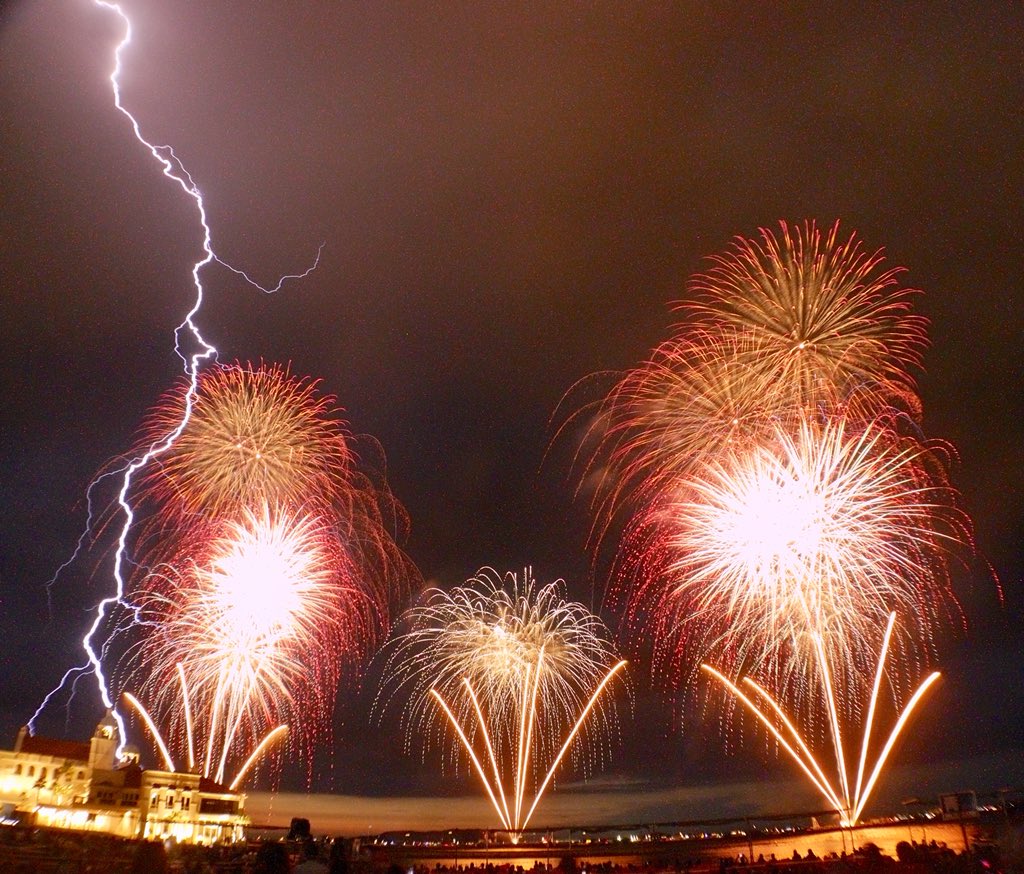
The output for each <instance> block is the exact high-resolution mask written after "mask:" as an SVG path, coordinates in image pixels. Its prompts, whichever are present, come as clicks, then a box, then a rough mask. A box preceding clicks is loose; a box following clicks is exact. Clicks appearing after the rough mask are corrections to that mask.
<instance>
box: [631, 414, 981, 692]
mask: <svg viewBox="0 0 1024 874" xmlns="http://www.w3.org/2000/svg"><path fill="white" fill-rule="evenodd" d="M932 461H933V458H932V456H931V455H930V454H929V453H928V452H927V450H926V449H924V448H921V447H909V448H908V447H905V446H903V445H901V443H900V442H899V441H897V440H896V438H895V437H894V436H893V435H892V433H891V432H890V431H888V430H887V429H885V428H883V427H881V426H871V427H868V428H866V429H864V430H861V431H859V432H858V431H856V430H854V429H853V428H851V427H850V426H849V425H848V424H847V423H846V422H845V421H844V420H843V419H834V418H833V419H827V420H825V421H824V422H819V421H816V420H815V419H811V418H804V419H802V420H801V421H800V422H799V424H798V426H797V427H796V428H794V429H789V428H786V427H784V426H781V425H779V426H777V427H776V429H775V431H774V433H773V435H772V437H771V439H770V440H764V441H763V442H759V443H756V444H754V445H742V446H740V447H738V448H736V449H726V450H723V451H722V452H720V453H719V454H718V455H717V456H715V457H714V458H712V459H709V460H708V461H707V462H706V463H705V465H704V466H703V467H702V468H701V469H699V470H697V471H694V472H693V473H691V474H690V475H688V476H685V477H681V478H680V479H679V480H677V481H676V483H675V484H674V486H673V487H671V488H666V490H665V491H664V493H663V495H662V497H661V499H660V500H659V501H657V502H656V503H654V504H652V506H651V507H650V509H649V511H648V512H647V513H645V514H644V515H642V516H641V517H640V519H639V520H638V523H637V525H636V527H635V529H634V530H633V532H632V535H631V539H630V542H629V548H628V549H627V551H626V559H625V564H624V577H625V578H628V579H629V580H630V581H631V583H632V580H634V579H639V580H640V584H639V585H633V584H630V585H628V586H627V587H626V592H625V596H626V599H627V601H628V604H629V608H630V613H631V615H632V616H633V621H634V622H635V621H638V620H639V619H640V618H641V617H643V618H644V621H646V617H649V616H651V615H653V616H655V617H656V621H655V623H654V628H655V631H656V634H657V636H658V650H659V652H660V654H661V656H662V657H663V658H664V659H666V660H667V661H668V662H670V663H676V664H692V663H693V662H694V661H699V660H702V659H704V658H706V657H707V655H708V653H713V654H714V657H715V659H716V660H718V662H719V664H724V665H725V667H726V669H727V670H728V671H730V672H739V671H741V670H746V671H750V670H758V669H760V670H766V669H767V670H770V671H773V672H775V673H777V674H780V675H784V674H787V673H788V672H790V671H793V670H799V665H800V664H802V660H801V658H795V659H794V658H793V654H794V653H797V654H799V653H801V652H802V653H804V654H805V655H806V653H807V652H809V649H808V635H809V634H818V635H820V636H821V639H822V640H823V641H824V642H825V645H826V646H827V647H828V649H829V651H830V660H831V662H832V663H833V664H835V665H836V666H837V670H841V671H842V672H843V674H844V677H845V680H846V682H848V683H849V684H850V688H851V689H854V688H856V687H857V678H859V677H863V676H864V664H863V658H864V654H865V653H869V652H873V651H876V650H877V644H878V634H879V631H878V629H879V628H880V627H882V626H884V624H885V618H886V617H887V616H888V614H889V613H890V611H892V610H897V611H898V612H899V613H900V614H901V615H904V616H908V617H913V625H912V632H913V633H912V634H910V635H908V636H905V637H904V640H905V641H906V642H908V643H909V642H910V641H913V640H916V641H922V640H923V641H929V640H930V636H931V633H932V629H933V628H934V627H935V626H936V625H937V624H940V623H941V622H942V621H943V620H946V619H948V617H949V616H950V615H951V614H954V613H955V612H956V606H955V600H954V599H953V596H952V594H951V592H950V589H949V586H948V577H947V572H946V558H947V555H948V553H949V552H950V551H951V550H953V549H954V548H955V547H956V546H957V544H959V543H960V542H962V541H963V540H964V539H965V538H966V537H967V530H966V520H965V519H964V517H963V515H962V514H961V513H959V511H958V510H957V509H956V506H955V500H954V499H955V496H954V495H953V494H952V492H951V490H950V489H949V487H948V486H947V485H946V484H945V481H944V480H942V479H939V478H936V477H934V476H933V475H932V473H931V470H932V465H931V463H932Z"/></svg>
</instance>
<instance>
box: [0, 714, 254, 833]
mask: <svg viewBox="0 0 1024 874" xmlns="http://www.w3.org/2000/svg"><path fill="white" fill-rule="evenodd" d="M117 747H118V731H117V723H116V722H115V721H114V719H113V717H112V716H111V715H110V714H109V713H108V714H107V715H106V716H105V717H104V718H103V719H102V720H101V721H100V723H99V724H98V725H97V726H96V731H95V732H94V733H93V736H92V738H91V739H90V740H89V742H88V743H81V742H77V741H67V740H59V739H55V738H47V737H41V736H38V735H36V736H33V735H30V734H29V733H28V729H27V728H22V729H21V730H20V731H19V732H18V737H17V739H16V741H15V743H14V749H13V750H0V820H2V821H3V822H4V823H8V824H11V823H15V822H23V823H30V824H33V825H38V826H49V827H51V828H68V829H78V830H83V831H97V832H104V833H107V834H112V835H119V836H121V837H126V838H145V839H151V840H175V841H178V842H181V843H195V844H216V843H233V842H235V841H240V840H243V839H244V837H245V826H246V825H247V824H248V818H247V817H246V816H245V813H244V805H245V796H244V795H242V794H240V793H237V792H232V791H231V790H229V789H228V788H227V787H225V786H221V785H220V784H219V783H216V782H214V781H213V780H210V779H208V778H206V777H201V776H200V775H199V774H190V773H185V772H180V771H157V770H144V769H143V768H142V767H141V766H140V765H139V757H138V753H136V752H134V751H132V750H131V748H130V747H129V748H126V750H125V751H124V753H123V754H122V756H121V758H120V760H118V759H117Z"/></svg>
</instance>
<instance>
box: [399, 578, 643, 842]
mask: <svg viewBox="0 0 1024 874" xmlns="http://www.w3.org/2000/svg"><path fill="white" fill-rule="evenodd" d="M406 621H407V623H408V625H409V627H410V630H409V631H407V632H406V633H405V634H403V635H401V636H399V637H397V638H395V639H393V640H392V641H391V643H390V644H389V646H390V647H391V653H390V655H389V657H388V659H387V662H386V665H385V687H384V688H385V689H386V688H388V687H389V686H390V691H391V695H390V698H391V699H394V698H395V697H396V696H397V693H399V692H402V691H403V690H404V689H405V688H406V687H409V688H410V689H411V693H412V694H411V695H410V696H409V698H408V699H407V703H406V704H405V707H404V711H403V719H404V721H405V724H406V729H407V732H408V734H407V737H411V735H412V733H413V730H414V729H420V730H421V731H422V735H423V737H424V742H425V743H429V741H430V738H431V737H432V736H439V735H440V736H443V734H444V732H443V731H441V730H440V729H443V728H444V727H445V726H446V725H450V726H451V728H452V729H453V730H454V732H455V736H456V742H455V743H454V744H453V746H452V748H451V755H452V759H453V760H454V761H455V762H456V763H458V761H459V758H460V755H459V751H460V750H461V751H462V752H463V753H465V754H466V756H468V758H469V761H470V766H471V770H472V771H473V772H474V773H475V774H476V775H477V776H478V777H479V778H480V780H481V782H482V783H483V785H484V788H485V790H486V792H487V795H488V797H489V799H490V801H491V804H492V806H493V807H494V810H495V811H496V813H497V815H498V818H499V820H500V821H501V823H502V825H503V827H504V828H506V829H507V830H509V831H510V832H512V833H513V835H516V834H518V833H520V832H521V831H522V830H523V829H524V828H525V827H526V825H527V823H528V822H529V820H530V817H531V816H532V815H533V811H534V810H535V808H536V806H537V803H538V802H539V800H540V798H541V796H542V795H543V793H544V791H545V790H546V789H547V787H548V784H549V783H550V782H551V779H552V778H553V776H554V773H555V771H556V770H557V769H558V768H559V766H560V764H561V763H562V761H563V760H564V758H565V756H566V755H567V754H569V753H570V752H571V755H572V757H573V758H574V759H579V760H582V761H583V762H585V763H587V762H589V761H591V760H593V759H594V758H596V757H597V756H599V755H601V750H600V749H599V746H598V745H597V744H596V743H592V744H586V743H583V742H582V738H581V735H582V734H584V733H587V734H589V735H590V737H591V739H593V740H596V739H599V738H602V737H603V736H604V735H605V734H606V732H607V731H608V730H609V729H610V728H611V725H612V719H613V717H614V711H613V707H614V705H613V703H612V702H609V701H608V700H607V699H606V698H604V697H603V695H602V693H603V692H604V690H605V688H606V687H607V686H608V684H609V683H610V681H611V680H612V679H613V678H614V677H616V676H618V675H619V673H620V671H621V670H622V668H623V667H624V666H625V662H622V661H618V662H616V661H615V659H614V657H613V654H612V651H611V647H610V646H609V644H608V643H607V640H606V631H605V629H604V626H603V624H602V623H601V622H600V620H599V619H598V618H597V617H596V616H594V614H592V613H591V612H590V611H589V610H587V609H586V608H585V607H584V606H583V605H582V604H575V603H570V602H567V601H564V600H562V598H561V596H560V594H559V587H558V584H557V583H555V584H552V585H549V586H544V587H540V588H538V587H536V586H535V583H534V581H533V579H532V577H531V576H530V573H529V571H527V572H526V573H525V575H524V578H523V582H522V584H521V585H520V583H519V581H518V579H517V577H516V576H515V575H514V574H507V575H506V576H505V578H504V579H502V578H501V577H500V576H499V575H498V574H497V573H496V572H494V571H492V570H490V569H484V570H482V571H481V572H480V573H479V574H478V576H477V577H474V578H473V579H471V580H469V581H468V583H467V584H466V585H465V586H462V587H459V588H456V589H455V590H453V591H452V592H451V593H446V592H442V591H440V590H433V591H432V592H430V593H429V595H428V601H427V602H426V604H424V605H423V606H421V607H417V608H414V609H412V610H410V611H409V612H408V613H407V615H406ZM382 691H383V690H382ZM435 726H436V727H438V729H439V730H438V731H436V732H435V731H432V730H431V729H432V728H433V727H435ZM478 748H479V749H480V752H478ZM508 763H511V765H510V767H509V768H508V770H504V769H503V764H508ZM503 774H504V775H507V776H503ZM531 781H532V782H533V784H534V794H533V797H532V801H530V802H529V803H528V800H527V791H528V788H529V786H530V784H531Z"/></svg>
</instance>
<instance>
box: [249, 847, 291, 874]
mask: <svg viewBox="0 0 1024 874" xmlns="http://www.w3.org/2000/svg"><path fill="white" fill-rule="evenodd" d="M290 869H291V866H290V865H289V863H288V851H287V850H286V849H285V848H284V846H283V845H281V844H262V845H260V848H259V851H258V852H257V853H256V862H255V863H254V864H253V868H252V870H253V874H288V871H289V870H290Z"/></svg>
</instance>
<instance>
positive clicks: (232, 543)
mask: <svg viewBox="0 0 1024 874" xmlns="http://www.w3.org/2000/svg"><path fill="white" fill-rule="evenodd" d="M136 603H137V605H138V607H139V610H140V616H141V619H142V622H143V629H144V635H143V637H142V639H141V641H140V642H139V643H138V644H137V645H136V646H135V648H134V649H133V650H132V651H131V654H130V657H129V658H128V659H127V660H126V662H125V667H126V669H128V681H129V682H130V681H131V679H133V678H135V677H143V678H145V679H144V681H143V682H142V684H141V690H140V697H141V698H143V699H145V700H146V701H148V702H149V708H150V709H151V710H152V711H153V712H154V714H155V716H156V719H155V722H157V723H159V724H162V725H165V726H167V727H168V728H169V729H170V731H169V732H168V733H169V735H170V736H171V737H172V738H173V739H175V741H176V743H177V746H178V747H179V748H178V749H176V750H175V752H176V753H177V755H178V756H179V757H181V758H184V755H185V753H186V752H187V756H188V759H189V762H190V767H198V768H199V769H200V770H201V772H202V773H203V774H206V775H207V776H211V777H214V779H217V780H222V779H223V778H224V774H225V768H226V767H227V764H228V762H229V761H230V760H232V757H233V756H234V757H235V758H237V755H236V751H237V750H245V751H248V750H251V749H253V748H254V747H255V746H256V745H258V743H259V741H260V739H261V738H263V737H264V736H265V735H266V734H267V732H268V731H272V730H273V729H274V727H275V726H277V725H279V724H281V723H289V724H291V725H292V726H294V727H296V728H299V729H300V731H301V733H304V736H305V737H306V739H307V740H312V738H313V737H315V734H316V732H318V731H319V730H322V729H323V728H324V726H325V725H326V723H327V722H328V719H329V716H330V714H331V712H332V708H333V702H334V695H335V691H336V689H337V685H338V679H339V675H340V670H341V667H342V664H343V662H345V661H353V662H358V661H359V659H361V658H362V656H363V655H364V652H363V648H364V647H365V646H366V644H367V642H368V641H370V640H372V639H373V638H374V637H375V635H376V629H377V627H378V626H379V624H380V622H379V618H378V616H377V609H378V605H377V603H376V602H375V600H374V599H373V597H372V595H371V594H369V593H367V592H365V591H363V590H361V589H360V587H359V584H358V578H357V576H356V575H355V573H354V568H353V567H352V565H351V563H350V561H349V559H348V557H347V556H346V554H345V552H344V549H343V548H342V545H341V543H340V542H339V540H338V537H337V533H336V531H334V529H333V528H332V527H330V526H328V525H326V524H325V523H324V522H323V521H322V519H320V518H319V517H317V516H314V515H296V514H293V513H291V512H289V511H287V510H282V509H275V508H271V507H268V506H264V507H263V508H262V509H261V510H260V511H258V512H252V511H247V512H246V513H244V514H243V516H242V518H241V519H240V520H238V521H230V522H225V523H222V524H221V525H220V526H218V530H217V531H216V532H215V533H212V534H206V535H205V536H202V537H199V538H197V542H196V543H194V544H188V545H187V547H186V548H185V549H184V551H183V553H182V555H181V557H180V558H179V560H178V561H177V562H175V563H173V564H170V565H168V566H166V567H163V568H160V569H159V570H158V571H156V572H154V573H151V574H149V575H148V576H147V577H146V579H145V581H144V585H143V588H142V591H141V592H140V593H138V595H137V598H136ZM151 728H152V726H151ZM184 746H187V751H186V750H185V749H181V747H184Z"/></svg>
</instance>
